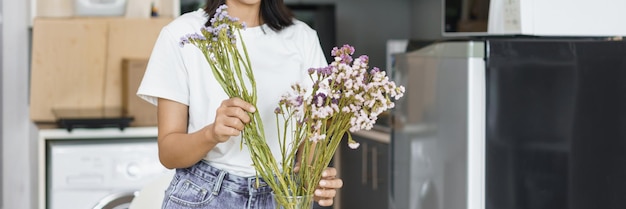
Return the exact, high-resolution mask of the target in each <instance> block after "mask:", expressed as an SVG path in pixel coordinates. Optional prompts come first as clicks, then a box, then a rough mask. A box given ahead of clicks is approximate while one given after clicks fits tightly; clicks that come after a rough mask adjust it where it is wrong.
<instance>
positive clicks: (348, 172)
mask: <svg viewBox="0 0 626 209" xmlns="http://www.w3.org/2000/svg"><path fill="white" fill-rule="evenodd" d="M352 137H353V139H354V140H355V141H357V142H359V143H360V144H361V146H359V148H357V149H354V150H353V149H350V148H349V147H348V146H340V152H341V153H340V154H341V158H340V161H341V174H340V175H341V178H342V179H343V182H344V186H343V188H342V189H341V202H340V204H341V208H359V209H385V208H389V188H388V186H389V182H390V181H389V170H390V169H389V133H385V132H378V131H360V132H357V133H354V134H352Z"/></svg>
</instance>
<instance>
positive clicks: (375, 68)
mask: <svg viewBox="0 0 626 209" xmlns="http://www.w3.org/2000/svg"><path fill="white" fill-rule="evenodd" d="M379 72H380V69H379V68H377V67H374V68H372V70H371V71H370V74H372V75H373V74H376V73H379Z"/></svg>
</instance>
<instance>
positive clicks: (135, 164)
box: [45, 130, 167, 209]
mask: <svg viewBox="0 0 626 209" xmlns="http://www.w3.org/2000/svg"><path fill="white" fill-rule="evenodd" d="M63 131H65V130H63ZM65 132H67V131H65ZM90 132H93V133H90ZM127 132H131V133H132V130H130V131H129V130H124V131H122V130H109V131H108V132H107V131H102V130H91V131H90V130H74V131H72V132H68V133H67V136H68V137H61V136H57V137H51V138H46V140H45V141H46V142H45V144H46V194H45V195H46V201H45V202H46V203H45V205H46V206H47V207H46V208H47V209H127V208H128V206H129V205H130V202H131V201H132V200H133V198H134V196H135V194H136V193H137V192H138V191H139V190H141V188H143V187H144V186H145V185H146V184H147V183H149V182H152V181H154V180H155V179H157V178H158V177H159V176H161V175H163V174H165V173H166V172H167V169H166V168H165V167H163V166H162V165H161V164H160V162H159V159H158V150H157V143H156V134H155V135H154V136H149V135H145V134H144V135H137V134H127ZM107 133H109V134H107Z"/></svg>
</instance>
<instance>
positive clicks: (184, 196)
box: [163, 161, 274, 209]
mask: <svg viewBox="0 0 626 209" xmlns="http://www.w3.org/2000/svg"><path fill="white" fill-rule="evenodd" d="M258 181H259V183H258V185H259V186H258V187H257V178H256V177H241V176H236V175H233V174H229V173H228V172H226V171H223V170H219V169H217V168H215V167H212V166H210V165H209V164H208V163H207V162H205V161H200V162H198V163H197V164H195V165H194V166H192V167H190V168H184V169H176V174H175V175H174V178H173V179H172V182H171V183H170V185H169V187H168V188H167V190H166V191H165V197H164V200H163V209H187V208H202V209H214V208H215V209H231V208H232V209H274V202H273V200H272V196H271V192H272V190H271V188H270V187H269V186H268V185H267V183H265V182H264V181H263V180H262V179H260V178H259V179H258Z"/></svg>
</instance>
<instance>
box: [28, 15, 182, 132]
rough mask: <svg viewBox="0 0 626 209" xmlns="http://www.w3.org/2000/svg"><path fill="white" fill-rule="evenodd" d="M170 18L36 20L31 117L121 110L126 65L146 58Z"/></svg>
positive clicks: (47, 118) (51, 118)
mask: <svg viewBox="0 0 626 209" xmlns="http://www.w3.org/2000/svg"><path fill="white" fill-rule="evenodd" d="M171 20H172V19H171V18H153V19H147V18H145V19H142V18H37V19H35V21H34V26H33V49H32V63H31V83H30V85H31V86H30V117H31V119H32V120H33V121H35V122H44V123H45V122H53V121H55V120H56V119H57V118H56V117H55V115H54V110H55V109H120V108H121V106H122V60H123V59H125V58H135V59H148V58H149V57H150V53H151V52H152V47H153V46H154V42H155V41H156V39H157V37H158V35H159V32H160V30H161V28H162V27H163V26H165V25H166V24H168V23H169V22H170V21H171Z"/></svg>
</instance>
